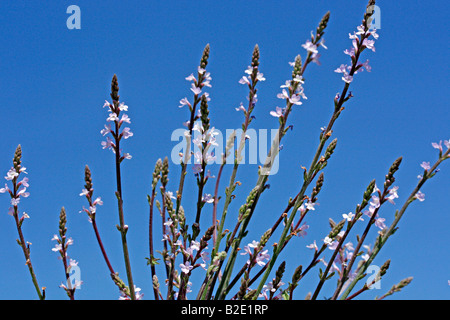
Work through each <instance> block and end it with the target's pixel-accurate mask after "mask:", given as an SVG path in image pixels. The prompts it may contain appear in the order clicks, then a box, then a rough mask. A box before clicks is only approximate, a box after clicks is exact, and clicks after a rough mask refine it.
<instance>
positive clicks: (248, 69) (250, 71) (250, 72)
mask: <svg viewBox="0 0 450 320" xmlns="http://www.w3.org/2000/svg"><path fill="white" fill-rule="evenodd" d="M244 72H245V73H246V74H248V75H251V74H252V73H253V67H252V66H248V67H247V70H245V71H244Z"/></svg>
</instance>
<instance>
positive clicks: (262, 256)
mask: <svg viewBox="0 0 450 320" xmlns="http://www.w3.org/2000/svg"><path fill="white" fill-rule="evenodd" d="M267 252H269V250H264V251H262V252H260V253H259V254H258V255H257V257H256V263H257V264H258V266H260V267H264V265H265V264H266V263H265V262H264V260H269V259H270V255H269V254H268V253H267Z"/></svg>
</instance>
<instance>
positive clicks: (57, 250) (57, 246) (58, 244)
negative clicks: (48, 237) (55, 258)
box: [52, 237, 62, 252]
mask: <svg viewBox="0 0 450 320" xmlns="http://www.w3.org/2000/svg"><path fill="white" fill-rule="evenodd" d="M53 238H54V237H53ZM52 240H54V239H52ZM61 250H62V245H61V243H57V244H56V245H55V247H54V248H53V249H52V251H54V252H59V251H61Z"/></svg>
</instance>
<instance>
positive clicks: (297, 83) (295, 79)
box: [270, 56, 308, 118]
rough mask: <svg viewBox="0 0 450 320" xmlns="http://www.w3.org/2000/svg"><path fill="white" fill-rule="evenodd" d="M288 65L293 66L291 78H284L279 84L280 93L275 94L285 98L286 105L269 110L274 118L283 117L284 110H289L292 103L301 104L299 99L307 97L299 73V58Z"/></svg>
mask: <svg viewBox="0 0 450 320" xmlns="http://www.w3.org/2000/svg"><path fill="white" fill-rule="evenodd" d="M290 65H291V66H293V67H294V71H293V73H292V80H286V82H285V84H284V85H281V86H280V88H282V91H281V93H278V94H277V98H279V99H283V100H286V107H285V108H280V107H278V106H277V107H275V111H271V112H270V115H271V116H273V117H276V118H283V117H285V114H286V111H287V110H290V108H291V107H292V106H293V105H298V106H299V105H302V104H303V102H302V101H301V99H303V100H306V99H308V98H307V97H306V95H305V94H304V88H303V86H302V85H303V84H304V83H305V82H304V81H303V77H302V74H301V58H300V56H297V57H296V58H295V61H294V62H290Z"/></svg>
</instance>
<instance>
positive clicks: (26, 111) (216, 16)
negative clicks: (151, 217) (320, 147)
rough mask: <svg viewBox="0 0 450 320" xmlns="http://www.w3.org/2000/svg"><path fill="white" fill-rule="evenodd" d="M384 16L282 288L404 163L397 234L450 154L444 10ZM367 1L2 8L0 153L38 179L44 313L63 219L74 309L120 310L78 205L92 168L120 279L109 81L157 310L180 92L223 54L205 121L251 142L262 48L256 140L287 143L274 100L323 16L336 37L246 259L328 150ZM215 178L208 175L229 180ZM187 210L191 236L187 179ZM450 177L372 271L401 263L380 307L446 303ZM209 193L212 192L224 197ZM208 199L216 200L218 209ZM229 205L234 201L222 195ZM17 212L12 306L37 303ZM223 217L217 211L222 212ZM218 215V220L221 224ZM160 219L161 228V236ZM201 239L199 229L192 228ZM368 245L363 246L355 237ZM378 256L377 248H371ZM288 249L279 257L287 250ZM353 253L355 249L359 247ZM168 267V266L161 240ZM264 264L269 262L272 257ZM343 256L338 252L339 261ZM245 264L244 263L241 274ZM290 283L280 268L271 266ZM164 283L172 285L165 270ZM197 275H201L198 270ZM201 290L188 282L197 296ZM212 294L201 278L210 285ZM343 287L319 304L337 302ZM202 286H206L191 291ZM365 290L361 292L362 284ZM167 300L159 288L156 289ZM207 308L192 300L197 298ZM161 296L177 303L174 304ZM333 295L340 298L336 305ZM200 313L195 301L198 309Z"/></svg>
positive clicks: (406, 7) (5, 246)
mask: <svg viewBox="0 0 450 320" xmlns="http://www.w3.org/2000/svg"><path fill="white" fill-rule="evenodd" d="M71 4H76V5H78V6H79V7H80V9H81V29H80V30H68V29H67V27H66V20H67V18H68V17H69V14H67V13H66V9H67V7H68V6H69V5H71ZM377 4H378V6H379V7H380V8H381V29H380V30H379V32H378V33H379V34H380V38H379V40H378V41H376V43H375V47H376V53H373V52H371V51H369V50H366V51H365V52H364V53H363V57H362V61H365V60H366V59H369V60H370V64H371V66H372V72H371V73H367V72H364V73H360V74H358V75H356V76H355V79H354V82H353V83H352V85H351V90H352V92H353V94H354V98H353V99H352V100H350V101H349V103H347V104H346V110H345V111H344V112H343V114H342V115H341V117H340V118H339V119H338V121H337V123H336V125H335V127H334V137H337V138H338V146H337V148H336V151H335V154H334V155H333V157H332V159H331V160H330V161H329V164H328V166H327V168H326V169H325V185H324V188H323V190H322V192H321V193H320V195H319V200H318V202H319V203H320V206H318V207H317V210H316V211H314V212H311V213H310V214H309V216H308V217H307V219H306V222H307V224H308V225H310V228H309V230H308V235H307V236H306V237H305V238H298V239H295V240H293V241H292V242H291V243H290V244H289V247H288V248H287V249H286V250H285V251H284V253H283V254H282V255H281V256H280V258H279V262H281V261H282V260H283V259H285V260H286V261H287V268H286V270H287V271H286V278H285V282H287V281H289V280H290V278H291V275H292V271H293V270H294V269H295V268H296V267H297V266H298V265H299V264H303V265H306V264H308V263H309V261H310V259H311V257H312V252H311V251H310V250H308V249H307V248H306V247H305V246H306V245H308V244H310V243H312V242H313V240H316V241H317V242H318V243H319V242H321V241H322V239H323V238H324V237H325V236H326V235H327V234H328V232H329V227H328V218H329V217H331V218H333V219H334V220H336V221H338V220H340V219H341V218H342V214H343V213H348V212H349V211H353V210H354V208H355V206H356V204H357V203H359V202H360V201H361V198H362V194H363V192H364V190H365V188H366V187H367V185H368V183H369V182H370V181H371V180H372V179H374V178H375V179H377V181H378V185H379V186H381V185H382V183H383V179H384V176H385V174H386V173H387V170H388V168H389V167H390V165H391V164H392V162H393V161H394V160H395V159H396V158H397V157H399V156H403V163H402V165H401V169H400V171H399V172H398V173H397V181H396V185H398V186H399V196H400V198H399V199H397V201H396V202H397V204H396V205H395V206H392V205H390V204H386V205H385V206H383V210H381V213H380V214H381V216H383V217H385V218H386V222H387V223H390V222H391V221H392V219H393V214H394V212H395V209H399V208H400V206H401V205H402V204H403V201H405V199H406V198H407V196H408V195H409V194H410V192H411V191H412V189H413V187H414V186H415V185H416V183H417V175H418V174H421V173H422V168H421V167H420V163H421V162H422V161H432V162H434V161H435V160H436V159H437V152H436V150H435V149H433V148H432V146H431V142H438V141H439V140H444V139H449V138H450V135H449V130H448V124H449V121H450V115H449V111H448V102H447V98H448V97H447V95H448V74H449V69H448V62H447V59H448V56H449V46H448V43H449V39H448V35H447V33H446V32H445V31H446V30H445V25H446V21H447V20H448V17H449V14H450V12H449V6H448V3H446V2H445V1H382V0H380V1H378V3H377ZM365 6H366V1H355V0H352V1H291V0H287V1H282V2H280V1H264V2H261V1H235V0H232V1H81V0H80V1H76V2H67V1H57V2H56V1H53V2H46V4H42V3H41V2H37V1H2V2H1V3H0V33H1V37H0V45H1V48H2V49H1V51H0V88H1V91H0V92H1V93H0V96H1V105H0V108H1V114H2V118H1V119H2V120H1V123H2V126H1V132H2V138H1V139H0V170H2V171H1V172H2V174H3V173H4V174H6V172H7V171H8V170H9V168H10V167H11V163H12V157H13V154H14V150H15V148H16V147H17V145H18V144H19V143H20V144H21V145H22V149H23V159H22V160H23V165H24V166H25V167H27V169H28V170H27V171H28V173H29V174H28V177H29V179H30V187H29V189H28V191H29V192H30V194H31V195H30V197H29V198H27V199H23V200H22V202H21V204H20V209H21V210H24V211H26V212H27V213H28V214H29V215H30V217H31V219H29V220H27V221H25V223H24V226H23V230H24V234H25V238H26V240H28V241H30V242H32V247H31V257H32V262H33V266H34V268H35V271H36V274H37V278H38V281H39V285H40V286H46V287H47V297H48V299H66V298H67V297H66V295H65V292H64V290H63V289H60V288H58V286H59V284H60V283H61V282H63V280H64V273H63V267H62V263H61V261H59V260H58V259H57V257H58V254H57V253H54V252H52V251H51V249H52V247H53V246H54V244H55V243H54V242H52V241H51V238H52V236H53V234H55V233H57V231H58V217H59V211H60V208H61V207H62V206H65V207H66V210H67V214H68V223H67V227H68V235H69V236H70V237H72V238H73V239H74V245H73V246H71V247H70V248H69V255H70V256H71V257H72V258H73V259H75V260H77V261H78V262H79V266H80V268H81V278H82V280H83V281H84V284H83V286H82V289H81V290H79V291H77V292H76V298H77V299H117V298H118V296H119V294H118V290H117V288H116V287H115V285H114V284H113V283H112V281H111V280H110V277H109V274H108V269H107V267H106V264H105V263H104V261H103V259H102V256H101V254H100V250H99V248H98V246H97V243H96V241H95V236H94V233H93V230H92V227H91V225H90V223H89V222H88V220H87V216H86V214H84V213H83V214H81V213H79V211H80V210H81V208H82V206H83V205H86V199H84V198H82V197H79V193H80V192H81V189H82V188H83V185H84V166H85V164H88V165H89V166H90V168H91V170H92V175H93V182H94V188H95V195H96V196H101V197H102V199H103V201H104V205H103V206H102V207H99V208H98V213H97V221H98V225H99V229H100V233H101V235H102V237H103V241H104V244H105V247H106V250H107V252H108V254H109V256H110V259H111V262H112V264H113V266H114V268H115V269H116V270H117V271H119V273H120V275H121V276H122V278H123V279H125V278H126V276H125V275H126V274H125V267H124V262H123V256H122V247H121V241H120V234H119V232H118V231H117V230H116V228H115V225H116V224H117V223H118V214H117V202H116V199H115V196H114V191H115V176H114V158H113V155H112V153H111V152H110V151H107V150H102V148H101V145H100V143H101V141H102V140H103V137H102V136H101V135H100V130H101V129H102V128H103V124H104V123H105V119H106V116H107V113H106V111H105V109H102V106H103V103H104V101H105V99H109V93H110V81H111V78H112V76H113V74H114V73H116V74H117V75H118V79H119V86H120V92H119V94H120V96H121V100H123V101H124V102H125V103H126V104H127V105H128V106H129V112H128V115H129V116H130V118H131V121H132V123H131V125H130V127H131V129H132V131H133V133H134V136H133V137H132V138H130V139H128V140H126V141H125V143H124V150H125V152H129V153H131V154H132V155H133V159H132V160H130V161H125V162H124V163H123V165H122V168H123V169H122V170H123V190H124V191H123V192H124V207H125V222H126V223H127V224H128V225H129V232H128V243H129V247H130V255H131V259H132V270H133V274H134V281H135V284H136V285H137V286H138V287H140V288H142V291H143V292H144V294H145V296H144V298H146V299H153V292H152V289H151V276H150V268H149V267H148V266H147V265H146V260H145V259H144V258H145V257H148V255H149V254H148V203H147V199H146V195H147V194H149V193H150V187H151V174H152V171H153V168H154V164H155V161H156V160H157V159H158V158H163V157H165V156H170V153H171V150H172V148H173V147H174V146H175V144H176V143H177V142H173V141H171V139H170V137H171V134H172V132H173V130H175V129H179V128H182V123H183V122H184V121H186V120H187V119H188V110H187V109H179V108H178V105H179V102H178V101H179V100H180V99H181V98H183V97H185V96H188V97H191V91H190V90H189V85H190V84H189V83H188V82H187V81H186V80H185V77H186V76H188V75H189V74H190V73H192V72H195V71H196V68H197V66H198V63H199V60H200V56H201V53H202V50H203V48H204V46H205V45H206V44H207V43H210V45H211V54H210V60H209V64H208V71H209V72H211V76H212V78H213V80H212V86H213V87H212V88H211V89H209V88H208V89H209V90H207V91H208V92H209V93H210V96H211V101H210V118H211V121H212V125H213V126H215V127H216V128H218V129H219V130H221V131H222V132H225V130H226V129H237V128H240V126H241V123H242V121H243V117H242V114H241V113H237V112H236V111H235V107H237V106H239V103H240V102H245V101H246V96H247V94H248V92H247V91H248V90H247V89H246V88H245V87H244V86H242V85H240V84H239V83H238V80H239V79H240V78H241V77H242V76H243V75H244V70H245V69H246V68H247V66H248V65H249V64H250V59H251V54H252V50H253V47H254V45H255V44H256V43H258V44H259V46H260V50H261V60H260V70H261V72H263V73H264V76H265V77H266V79H267V80H266V81H265V82H261V83H260V84H259V85H258V87H259V92H258V98H259V101H258V104H257V106H256V109H255V111H254V115H255V116H256V120H255V121H253V122H252V126H253V128H255V129H272V128H277V127H278V125H277V123H278V122H277V119H275V118H273V117H271V116H270V115H269V112H270V111H271V110H274V109H275V106H282V101H281V100H279V99H278V98H277V97H276V95H277V93H279V92H280V90H281V89H280V88H279V86H280V85H282V84H284V82H285V80H287V79H289V78H290V75H291V72H292V69H291V67H290V66H289V64H288V62H289V61H293V60H294V57H295V56H296V55H297V54H299V53H300V54H301V55H302V57H303V58H304V57H305V54H306V51H305V50H304V49H303V48H302V47H301V44H303V43H304V42H305V41H306V40H307V39H308V37H309V36H310V32H311V30H315V28H316V26H317V24H318V22H319V20H320V19H321V17H322V16H323V15H324V14H325V12H327V11H328V10H330V11H331V18H330V23H329V25H328V28H327V30H326V33H325V36H324V38H325V41H326V42H325V43H326V45H327V47H328V50H324V49H323V48H321V49H320V53H321V55H322V56H321V58H320V61H321V63H322V64H321V66H317V65H315V64H311V65H310V66H309V67H308V69H307V71H306V73H305V78H306V82H305V84H304V87H305V94H306V95H307V97H308V100H307V101H305V103H304V104H303V105H302V106H298V107H295V108H294V111H293V112H292V113H291V116H290V117H289V121H288V122H289V123H288V124H292V125H293V126H294V130H293V131H292V132H289V133H288V135H287V136H286V137H285V139H284V140H283V146H284V148H283V150H282V151H281V153H280V170H279V172H278V173H277V174H276V175H274V176H271V177H270V179H269V183H270V185H271V188H270V190H268V191H266V192H265V193H264V194H263V196H262V198H261V200H260V203H259V206H258V209H257V211H256V212H255V215H254V217H253V219H252V221H251V223H250V225H249V228H250V232H249V235H248V237H247V238H246V239H244V241H243V243H242V245H244V244H246V243H248V242H251V241H252V240H253V239H257V240H258V239H259V238H260V235H261V233H262V232H264V231H265V230H267V229H268V228H270V227H271V226H272V224H273V223H274V221H275V220H276V218H277V217H278V216H279V214H280V213H281V210H283V208H284V207H285V206H286V203H287V201H288V199H289V197H291V196H295V194H297V192H298V190H299V188H300V186H301V185H300V183H301V181H302V172H301V169H300V165H304V166H309V164H310V162H311V160H312V157H313V152H314V151H315V150H316V147H317V143H318V135H319V132H320V127H322V126H324V125H325V124H326V123H328V119H329V117H330V115H331V112H332V108H333V98H334V95H335V94H336V92H340V91H341V90H342V88H343V85H344V82H343V81H342V80H341V76H340V75H339V74H336V73H334V72H333V70H334V69H336V68H337V67H339V66H340V64H342V63H349V57H348V56H347V55H345V54H344V53H343V50H344V49H346V48H349V47H350V46H351V40H349V38H348V33H351V32H353V31H355V30H356V26H357V25H359V24H360V23H361V19H362V16H363V12H364V10H365ZM170 165H171V174H170V182H169V189H170V190H171V191H174V192H175V191H176V188H177V187H178V181H179V172H180V168H179V167H177V166H175V165H174V164H173V163H170ZM218 167H219V166H218V165H213V166H211V170H212V173H213V174H217V170H218ZM230 172H231V170H230V166H227V168H226V170H225V171H224V177H223V179H222V180H221V187H222V191H223V187H224V186H225V185H226V184H228V179H229V174H230ZM256 172H257V165H250V164H245V165H242V166H241V167H240V169H239V172H238V180H239V181H241V182H242V183H243V185H242V186H240V187H238V188H237V191H236V194H237V195H238V196H237V198H236V199H235V200H234V201H233V203H232V205H231V206H230V210H229V212H230V213H229V217H230V220H229V221H228V223H227V227H229V228H232V227H233V226H234V224H235V217H236V214H237V211H238V209H239V207H240V205H241V204H242V203H243V201H245V198H246V196H247V194H248V191H249V190H251V189H252V187H253V186H254V183H255V181H256V178H257V177H256ZM188 173H189V174H188V176H187V178H186V183H187V184H188V185H189V186H193V187H191V188H187V190H186V192H185V194H184V197H183V206H185V208H186V211H187V214H188V219H190V221H192V219H193V212H194V211H193V208H194V206H195V201H196V187H195V180H194V176H193V174H192V171H191V170H190V168H189V171H188ZM449 178H450V166H449V163H445V162H444V164H443V165H442V167H441V171H440V172H439V173H438V174H437V175H436V176H435V178H433V179H432V180H430V181H429V182H427V184H426V185H425V187H424V188H423V190H422V191H423V192H424V193H425V194H426V200H425V202H418V201H417V202H414V203H413V204H412V205H411V206H410V208H409V209H408V211H407V214H406V215H405V216H404V218H403V220H402V221H401V222H400V225H399V227H400V229H399V230H398V232H397V233H396V234H395V235H394V236H393V237H392V238H391V239H390V240H389V242H388V244H387V245H386V247H385V248H384V249H383V250H382V252H381V253H380V254H379V256H378V257H377V259H376V260H375V262H374V263H375V264H377V265H380V266H381V265H382V264H383V263H384V261H385V260H386V259H388V258H391V259H392V261H391V267H390V269H389V271H388V273H387V274H386V276H385V277H384V278H383V280H382V282H381V289H380V290H373V291H371V292H368V293H365V294H364V295H361V298H366V299H372V298H374V297H375V296H376V295H382V294H384V293H385V292H386V291H388V290H389V289H390V287H391V286H392V285H393V284H395V283H398V282H399V281H400V280H401V279H403V278H406V277H409V276H413V277H414V280H413V282H412V283H411V285H410V286H409V287H407V288H406V289H405V290H404V291H403V292H401V293H398V294H396V295H394V296H393V298H394V299H449V298H450V287H449V285H448V283H447V281H448V280H449V279H450V271H449V267H448V266H449V263H450V258H449V253H450V252H449V246H448V226H449V214H450V209H449V205H448V199H449V194H450V184H449ZM214 183H215V182H214ZM214 183H209V184H208V185H207V187H206V192H208V193H213V186H214ZM222 194H223V193H222ZM8 206H9V197H8V196H7V195H3V196H1V197H0V212H3V213H2V214H1V215H0V225H1V226H2V232H0V243H1V246H0V274H1V275H2V277H1V278H0V284H1V287H2V290H1V291H0V298H1V299H36V298H37V296H36V294H35V291H34V287H33V286H32V283H31V281H30V277H29V273H28V271H27V268H26V266H25V263H24V257H23V254H22V252H21V249H20V248H19V247H18V246H17V244H16V238H17V231H16V229H15V226H14V221H13V218H12V217H11V216H9V215H7V210H8ZM219 208H221V206H220V207H219ZM211 212H212V205H209V206H208V205H207V206H206V207H205V209H204V213H203V219H202V222H203V226H204V228H206V225H207V224H208V225H209V223H210V221H211ZM219 212H220V211H219ZM158 218H159V217H158V216H157V217H156V225H157V226H159V221H160V220H158ZM189 224H191V222H190V223H189ZM359 233H361V231H360V230H359ZM370 236H371V240H370V241H369V243H372V244H373V242H374V239H375V236H376V233H375V230H373V232H372V233H371V234H370ZM278 238H279V234H277V235H275V236H274V238H273V239H271V242H270V244H272V243H273V241H277V240H278ZM351 240H352V241H353V242H354V243H356V240H355V233H353V234H352V236H351ZM155 246H156V249H160V248H161V242H160V241H159V238H156V239H155ZM269 251H270V250H269ZM330 253H331V251H329V250H328V252H327V257H329V255H330ZM238 261H241V263H243V262H244V261H245V260H238ZM277 265H278V264H277ZM158 270H159V271H158V275H160V281H161V282H162V283H163V280H162V278H163V277H162V275H163V271H162V268H160V269H158ZM195 274H196V275H200V276H202V275H203V272H202V270H201V269H199V270H196V271H195ZM317 274H318V269H315V270H313V271H312V272H311V273H310V274H309V276H308V277H306V278H305V279H304V280H302V282H301V286H300V287H299V288H298V289H297V291H296V295H295V298H296V299H303V298H304V297H305V295H306V294H307V293H308V292H309V291H313V290H314V289H315V287H316V285H317V282H318V276H317ZM195 277H196V276H194V277H193V278H192V279H193V280H194V279H195ZM200 278H201V277H200ZM334 284H335V280H331V281H330V282H329V283H327V284H326V285H325V287H324V288H323V290H322V292H321V295H323V296H324V297H327V296H329V295H330V294H331V293H332V292H333V291H332V289H333V287H334ZM196 285H198V283H194V289H195V288H196ZM361 285H362V283H361ZM162 286H163V287H164V285H162ZM194 291H195V290H194ZM163 292H164V293H165V288H163ZM330 292H331V293H330ZM191 298H195V296H191Z"/></svg>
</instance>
